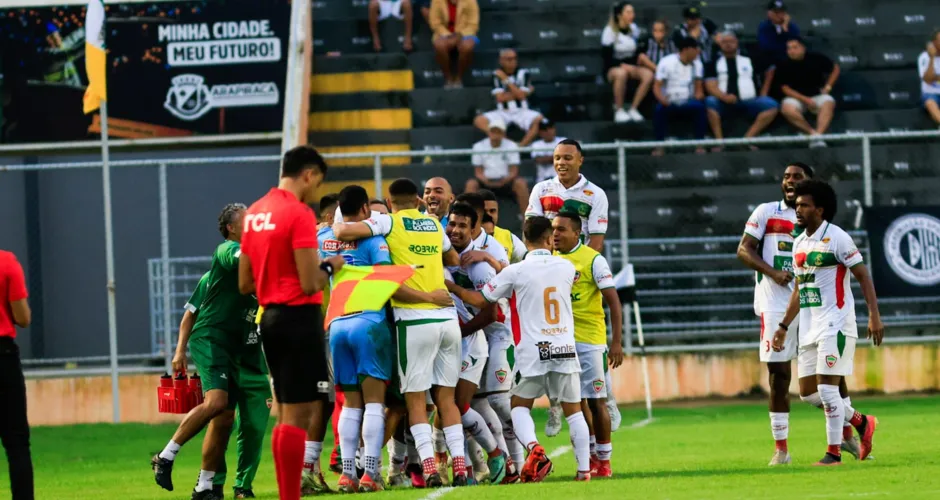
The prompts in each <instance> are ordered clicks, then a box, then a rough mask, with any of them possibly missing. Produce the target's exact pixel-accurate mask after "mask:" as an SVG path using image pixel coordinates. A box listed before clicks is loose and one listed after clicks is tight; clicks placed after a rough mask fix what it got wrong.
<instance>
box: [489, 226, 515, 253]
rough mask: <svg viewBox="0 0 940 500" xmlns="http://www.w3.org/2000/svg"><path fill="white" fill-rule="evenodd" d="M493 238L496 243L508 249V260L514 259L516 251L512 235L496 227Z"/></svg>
mask: <svg viewBox="0 0 940 500" xmlns="http://www.w3.org/2000/svg"><path fill="white" fill-rule="evenodd" d="M493 238H495V239H496V241H497V242H499V244H500V245H502V246H503V248H505V249H506V255H507V256H508V258H509V259H512V251H513V250H514V249H513V244H512V233H510V232H509V230H507V229H503V228H501V227H499V226H496V227H494V228H493Z"/></svg>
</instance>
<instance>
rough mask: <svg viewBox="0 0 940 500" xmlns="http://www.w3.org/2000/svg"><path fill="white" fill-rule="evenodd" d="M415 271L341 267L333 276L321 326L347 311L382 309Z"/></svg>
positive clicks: (408, 269) (393, 268)
mask: <svg viewBox="0 0 940 500" xmlns="http://www.w3.org/2000/svg"><path fill="white" fill-rule="evenodd" d="M414 272H415V270H414V268H412V267H411V266H348V265H347V266H343V267H342V268H341V269H340V270H339V272H337V273H336V274H335V275H334V276H333V288H332V290H331V291H330V305H329V307H328V308H327V310H326V321H325V322H324V327H325V328H329V326H330V322H332V321H333V320H334V319H336V318H338V317H340V316H343V315H346V314H351V313H356V312H362V311H380V310H382V307H384V306H385V303H386V302H388V299H390V298H391V297H392V295H393V294H394V293H395V291H396V290H398V287H400V286H401V284H402V283H404V282H405V280H407V279H408V278H410V277H411V275H412V274H414Z"/></svg>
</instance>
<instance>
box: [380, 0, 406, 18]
mask: <svg viewBox="0 0 940 500" xmlns="http://www.w3.org/2000/svg"><path fill="white" fill-rule="evenodd" d="M390 17H394V18H395V19H404V18H405V16H404V15H402V13H401V0H379V21H384V20H386V19H388V18H390Z"/></svg>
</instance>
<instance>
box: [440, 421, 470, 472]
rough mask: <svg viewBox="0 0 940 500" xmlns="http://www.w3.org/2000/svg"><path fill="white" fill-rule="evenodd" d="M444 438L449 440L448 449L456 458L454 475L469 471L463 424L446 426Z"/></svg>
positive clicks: (452, 456)
mask: <svg viewBox="0 0 940 500" xmlns="http://www.w3.org/2000/svg"><path fill="white" fill-rule="evenodd" d="M444 439H446V440H447V450H448V451H450V456H451V458H453V459H454V475H455V476H459V475H461V474H464V475H465V474H466V473H467V462H466V458H465V457H464V443H463V424H455V425H451V426H448V427H445V428H444Z"/></svg>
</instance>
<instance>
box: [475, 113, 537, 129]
mask: <svg viewBox="0 0 940 500" xmlns="http://www.w3.org/2000/svg"><path fill="white" fill-rule="evenodd" d="M483 116H485V117H486V119H487V120H490V121H491V120H493V118H501V119H502V120H503V122H505V123H506V125H507V126H509V124H510V123H515V124H516V126H517V127H519V128H521V129H522V130H523V131H528V130H529V127H531V126H532V124H533V123H535V122H536V121H538V120H540V119H542V114H541V113H539V112H538V111H535V110H534V109H525V108H517V109H514V110H511V111H510V110H502V109H494V110H493V111H488V112H486V113H484V114H483Z"/></svg>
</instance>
